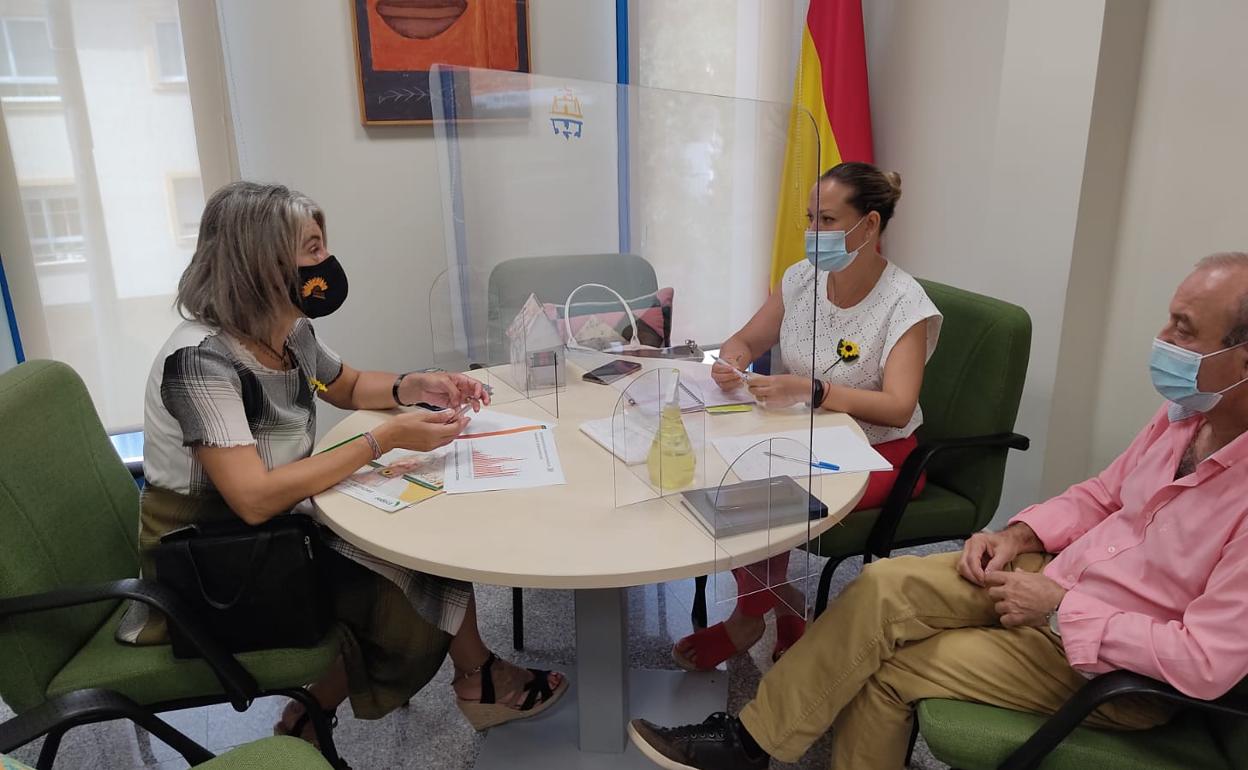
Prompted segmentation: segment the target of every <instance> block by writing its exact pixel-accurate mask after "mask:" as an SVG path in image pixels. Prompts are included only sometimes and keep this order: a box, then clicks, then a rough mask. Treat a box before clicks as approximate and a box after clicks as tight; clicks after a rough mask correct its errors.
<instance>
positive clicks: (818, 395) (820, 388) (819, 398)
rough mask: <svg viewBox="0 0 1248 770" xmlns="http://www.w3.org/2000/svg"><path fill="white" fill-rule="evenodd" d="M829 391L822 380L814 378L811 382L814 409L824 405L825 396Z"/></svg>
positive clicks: (811, 404)
mask: <svg viewBox="0 0 1248 770" xmlns="http://www.w3.org/2000/svg"><path fill="white" fill-rule="evenodd" d="M826 392H827V391H826V390H825V386H824V384H823V381H822V380H819V379H812V380H811V383H810V406H811V408H812V409H818V408H819V407H821V406H823V397H824V394H825V393H826Z"/></svg>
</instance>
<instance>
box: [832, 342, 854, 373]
mask: <svg viewBox="0 0 1248 770" xmlns="http://www.w3.org/2000/svg"><path fill="white" fill-rule="evenodd" d="M859 355H861V351H860V350H859V349H858V343H857V342H854V341H853V340H846V339H842V340H838V341H837V343H836V356H837V358H836V360H835V361H833V362H832V365H831V366H829V367H828V368H827V369H824V370H823V373H824V374H827V373H828V372H830V371H832V367H833V366H836V365H837V364H839V363H840V362H842V361H844V362H845V363H847V364H852V363H853V362H855V361H857V360H858V356H859Z"/></svg>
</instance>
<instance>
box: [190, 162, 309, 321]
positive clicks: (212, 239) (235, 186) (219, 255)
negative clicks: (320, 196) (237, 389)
mask: <svg viewBox="0 0 1248 770" xmlns="http://www.w3.org/2000/svg"><path fill="white" fill-rule="evenodd" d="M309 219H311V220H314V221H315V222H316V223H317V224H318V225H320V226H321V231H322V233H323V232H324V230H325V214H324V212H322V211H321V208H320V206H318V205H316V203H315V202H314V201H313V200H312V199H311V198H309V197H308V196H306V195H304V194H303V193H300V192H296V191H294V190H291V189H289V188H287V187H284V186H282V185H279V184H258V183H256V182H232V183H230V184H227V185H226V186H225V187H222V188H221V189H220V190H217V191H216V192H215V193H213V194H212V197H211V198H209V199H208V204H207V205H206V206H205V207H204V214H203V217H201V219H200V222H199V242H198V243H197V244H196V246H195V254H194V255H193V256H192V257H191V263H190V264H189V265H187V267H186V270H185V271H183V273H182V278H181V279H180V280H179V281H178V298H177V306H178V312H179V313H181V315H182V317H183V318H186V319H189V320H193V321H199V322H200V323H204V324H207V325H209V326H213V327H216V328H218V329H222V330H224V331H227V332H230V333H231V334H234V335H236V336H242V337H253V338H260V339H265V340H267V339H268V335H269V333H270V330H271V327H272V325H273V324H274V322H275V321H276V320H277V319H278V317H279V315H280V313H281V311H282V310H283V309H285V308H286V307H288V306H289V305H290V304H291V302H292V301H293V300H292V297H296V296H298V295H297V291H298V282H299V270H298V267H297V265H296V262H295V259H296V255H297V254H298V252H299V236H300V233H301V231H302V229H303V226H304V223H305V222H307V221H308V220H309Z"/></svg>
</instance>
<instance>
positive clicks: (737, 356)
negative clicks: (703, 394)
mask: <svg viewBox="0 0 1248 770" xmlns="http://www.w3.org/2000/svg"><path fill="white" fill-rule="evenodd" d="M719 353H720V354H719V355H718V356H716V357H715V364H714V365H713V366H712V367H711V379H713V380H715V384H716V385H718V386H719V387H720V389H722V390H735V389H736V388H738V387H740V386H741V383H742V381H748V378H747V376H746V375H745V367H746V366H748V365H749V359H750V354H749V353H748V352H746V351H738V352H735V353H734V352H732V351H726V350H720V351H719Z"/></svg>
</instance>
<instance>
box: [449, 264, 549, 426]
mask: <svg viewBox="0 0 1248 770" xmlns="http://www.w3.org/2000/svg"><path fill="white" fill-rule="evenodd" d="M480 277H481V275H480V272H479V271H472V270H465V271H462V272H460V273H459V274H458V276H457V275H456V273H455V272H453V271H451V270H444V271H442V272H441V273H439V274H438V275H437V276H436V277H435V278H434V280H433V283H432V285H431V286H430V289H429V299H428V308H429V329H430V350H431V352H432V355H433V361H434V365H435V366H436V367H437V368H439V369H445V370H447V371H457V372H462V371H466V372H469V373H470V374H472V375H473V376H474V377H476V378H478V379H480V380H481V381H482V382H483V383H485V384H486V385H487V386H488V388H489V390H490V393H491V403H492V404H493V405H495V406H503V405H506V404H508V403H513V402H516V401H530V402H532V403H534V404H536V405H537V406H539V407H541V408H542V409H543V410H545V411H546V412H548V413H550V414H551V415H552V416H554V417H558V416H559V396H560V393H561V392H563V391H565V390H566V389H567V386H568V380H567V378H568V367H567V358H568V350H567V348H566V347H565V346H564V344H563V341H562V340H561V339H560V338H559V336H558V334H557V333H556V331H555V326H554V323H553V322H552V321H551V320H550V319H549V318H548V317H547V316H546V314H545V312H544V310H543V309H542V308H541V307H540V306H537V305H536V304H532V303H530V304H529V305H528V306H527V307H526V308H524V309H522V312H521V315H519V316H517V317H516V318H514V319H512V323H510V324H509V325H508V326H507V327H506V328H502V329H499V330H498V333H499V338H500V342H499V343H498V350H496V351H494V354H493V356H491V351H490V348H489V346H488V345H487V344H485V342H484V341H485V340H487V339H488V336H482V335H481V334H480V333H479V332H477V333H476V334H475V336H474V331H473V329H472V327H471V325H470V324H471V322H472V313H471V310H470V308H471V300H470V299H467V298H466V297H470V296H471V293H470V291H460V290H458V287H455V286H452V281H453V280H454V279H456V278H460V279H461V280H463V282H464V285H465V286H468V285H471V284H470V283H469V282H470V281H471V282H472V283H477V282H478V279H479V278H480ZM477 339H479V340H481V342H480V344H478V343H477V342H476V340H477ZM500 351H501V352H500Z"/></svg>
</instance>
